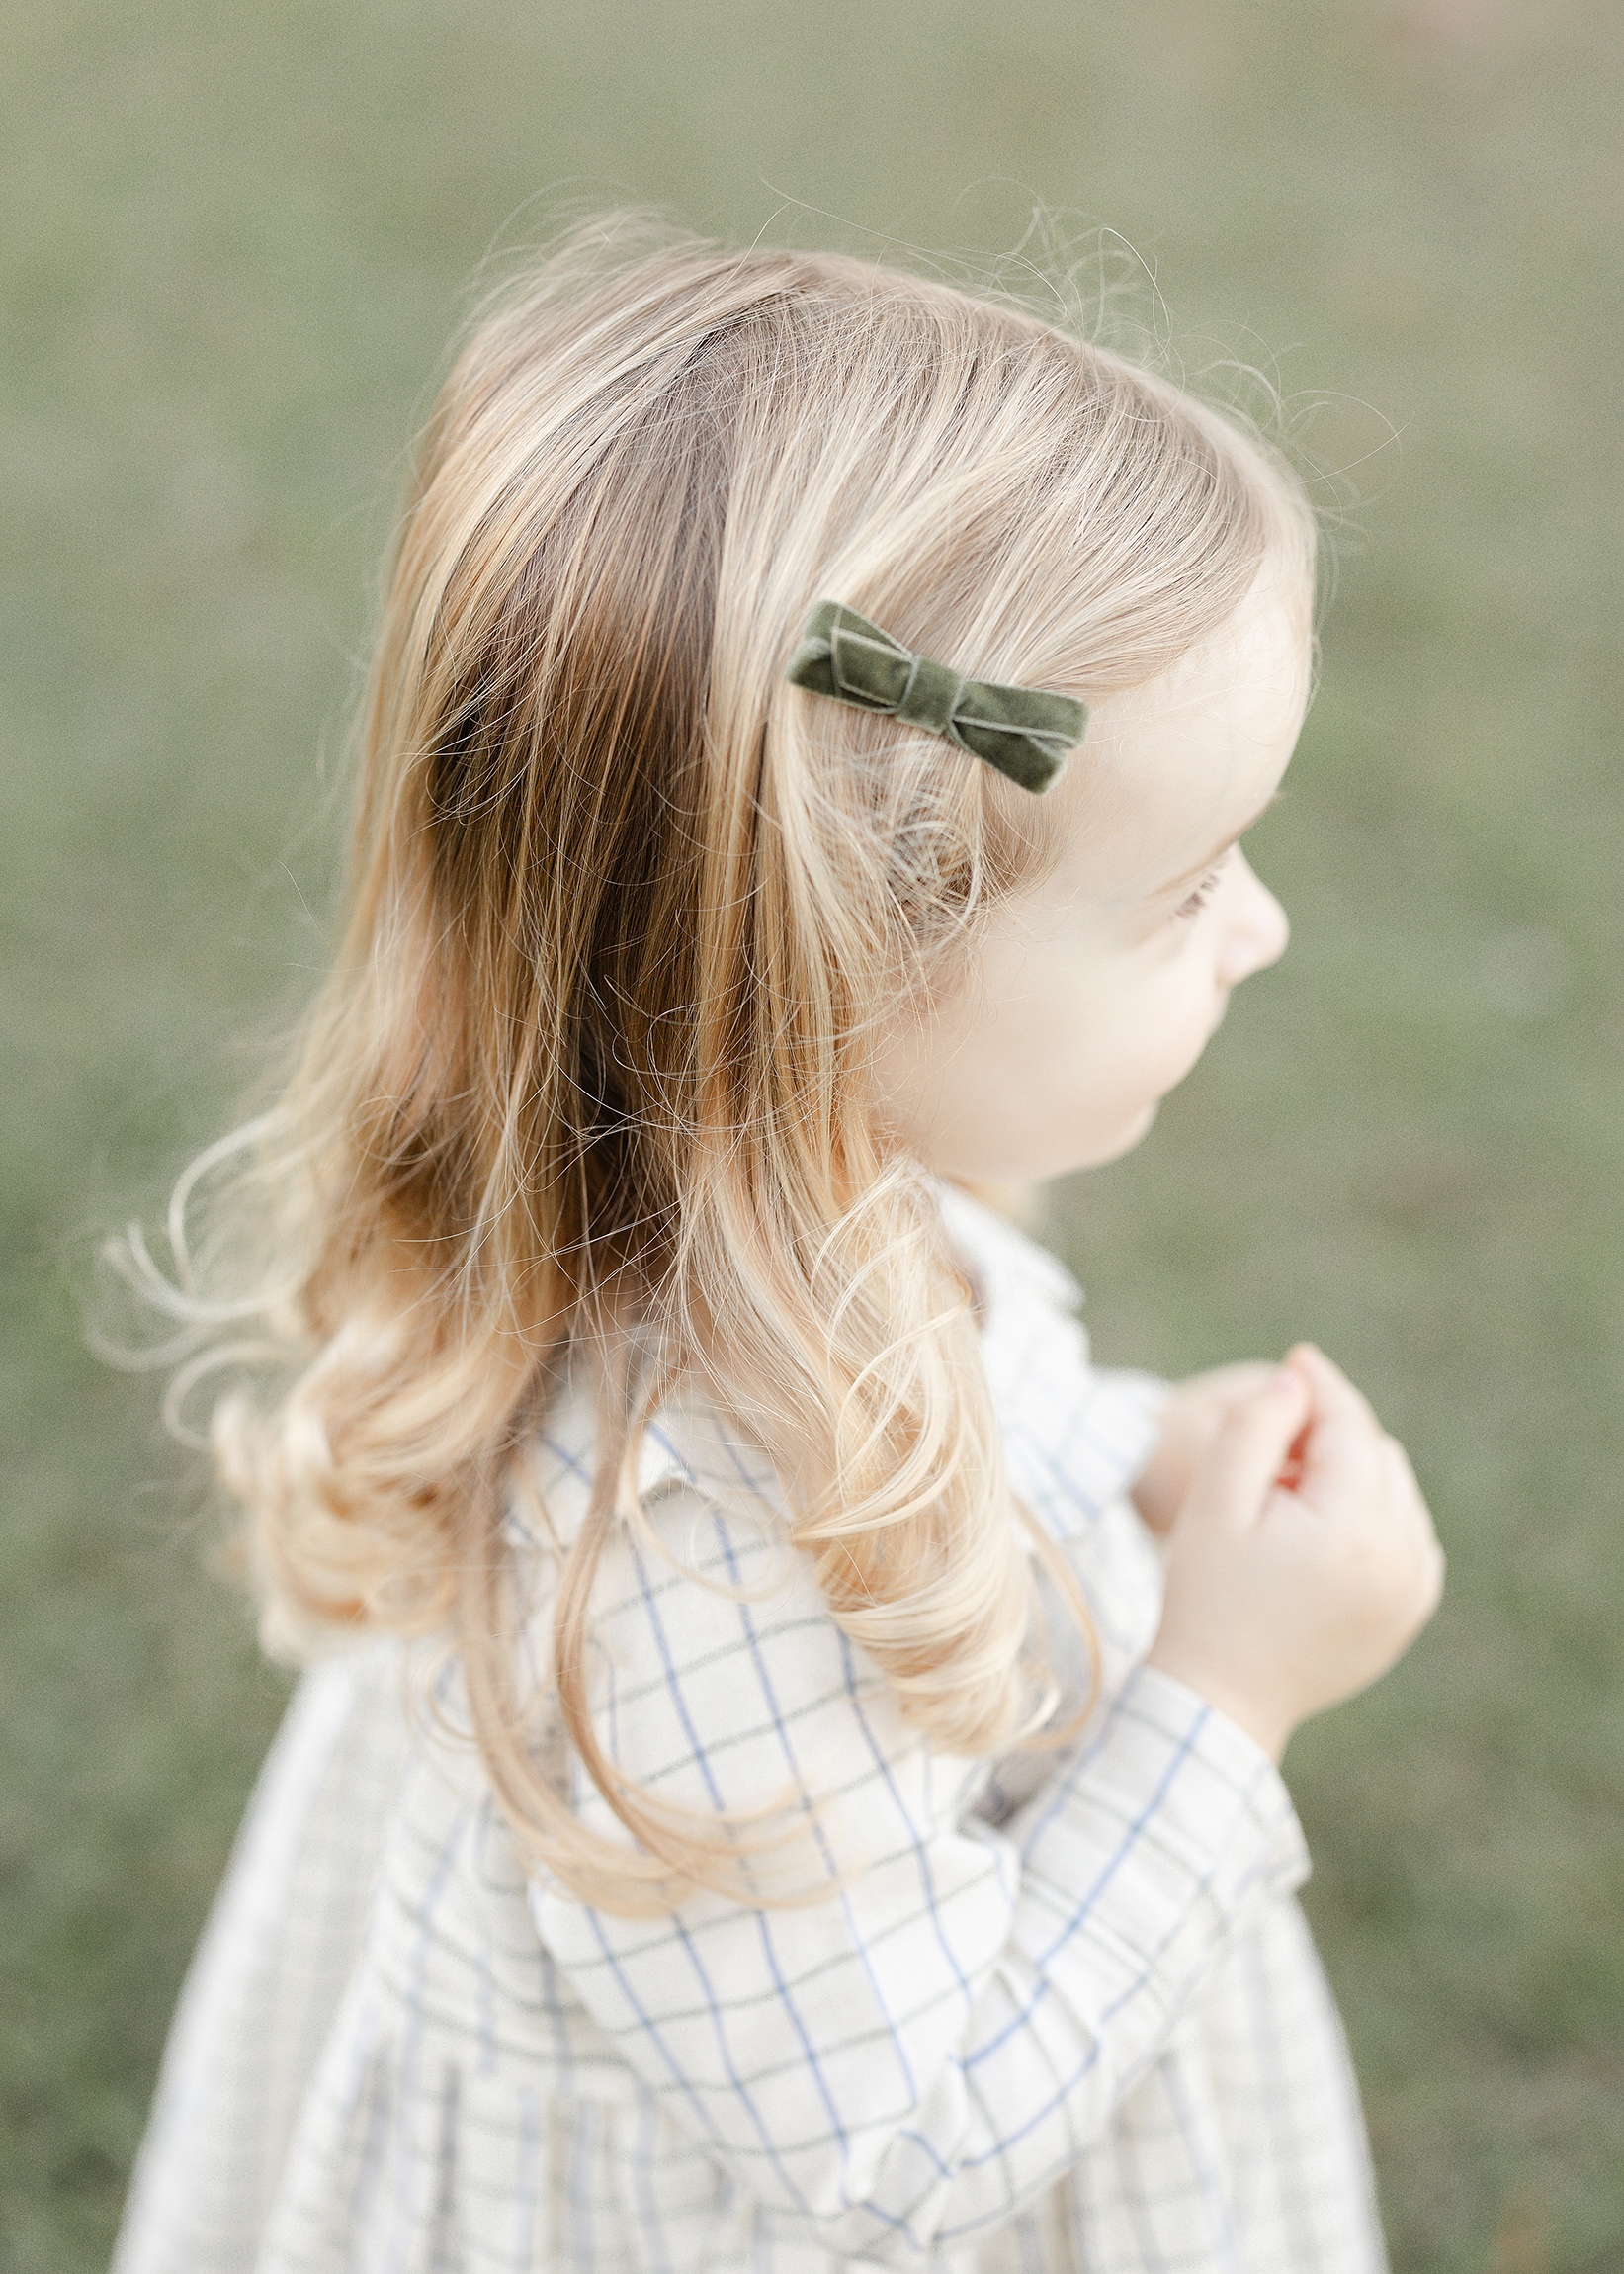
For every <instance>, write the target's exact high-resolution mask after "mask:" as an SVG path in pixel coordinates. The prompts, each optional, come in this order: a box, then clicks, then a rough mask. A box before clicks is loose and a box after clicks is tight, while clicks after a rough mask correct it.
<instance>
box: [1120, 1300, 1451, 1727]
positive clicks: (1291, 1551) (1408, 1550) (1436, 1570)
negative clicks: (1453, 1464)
mask: <svg viewBox="0 0 1624 2274" xmlns="http://www.w3.org/2000/svg"><path fill="white" fill-rule="evenodd" d="M1283 1478H1289V1479H1290V1481H1289V1482H1284V1481H1282V1479H1283ZM1171 1550H1172V1552H1171V1555H1170V1556H1169V1559H1168V1566H1167V1592H1166V1600H1165V1603H1164V1606H1163V1610H1162V1618H1161V1630H1160V1632H1159V1634H1158V1635H1157V1637H1156V1641H1155V1646H1154V1649H1153V1650H1152V1652H1151V1656H1150V1663H1151V1664H1152V1665H1153V1666H1158V1667H1160V1668H1161V1670H1162V1671H1163V1672H1164V1673H1167V1674H1171V1675H1173V1676H1174V1677H1175V1678H1176V1679H1177V1680H1178V1681H1180V1682H1183V1683H1185V1684H1186V1685H1187V1686H1188V1687H1189V1688H1190V1689H1192V1690H1194V1691H1195V1692H1197V1694H1198V1695H1199V1696H1201V1697H1203V1698H1205V1699H1207V1700H1208V1701H1209V1703H1210V1704H1212V1705H1214V1706H1217V1707H1218V1708H1219V1710H1220V1711H1221V1712H1224V1713H1227V1714H1228V1715H1229V1716H1230V1718H1231V1719H1232V1720H1233V1721H1238V1722H1239V1724H1240V1726H1241V1728H1243V1729H1244V1730H1246V1731H1247V1733H1248V1734H1249V1735H1250V1736H1252V1737H1254V1738H1255V1739H1256V1740H1257V1742H1258V1743H1259V1744H1260V1745H1261V1746H1262V1747H1263V1749H1264V1750H1265V1752H1267V1753H1268V1754H1269V1755H1270V1757H1271V1758H1272V1759H1273V1760H1275V1761H1278V1760H1279V1759H1280V1757H1281V1755H1282V1754H1283V1753H1284V1751H1285V1749H1286V1740H1287V1738H1288V1737H1289V1736H1290V1735H1291V1733H1292V1731H1293V1729H1295V1728H1296V1726H1297V1724H1298V1723H1299V1722H1300V1721H1306V1720H1307V1719H1308V1718H1309V1717H1310V1715H1311V1714H1314V1713H1318V1712H1321V1711H1323V1710H1324V1708H1325V1706H1334V1705H1337V1704H1339V1703H1340V1702H1341V1701H1342V1700H1343V1699H1344V1698H1351V1697H1353V1696H1354V1695H1355V1694H1356V1692H1358V1691H1360V1690H1363V1689H1365V1688H1366V1687H1367V1686H1368V1685H1369V1684H1370V1683H1372V1682H1374V1681H1375V1680H1376V1678H1377V1676H1378V1675H1380V1674H1385V1673H1386V1672H1387V1669H1388V1668H1389V1667H1390V1666H1391V1665H1392V1664H1393V1663H1394V1661H1395V1659H1397V1658H1398V1657H1400V1656H1401V1655H1402V1653H1403V1652H1404V1650H1405V1649H1406V1648H1407V1647H1408V1645H1409V1644H1410V1642H1411V1641H1413V1639H1414V1637H1415V1636H1416V1635H1417V1634H1418V1633H1419V1632H1420V1629H1421V1628H1422V1627H1423V1626H1424V1625H1425V1623H1426V1621H1427V1619H1428V1618H1430V1617H1431V1616H1432V1613H1433V1611H1434V1610H1435V1609H1436V1608H1437V1603H1438V1598H1439V1596H1440V1594H1441V1593H1442V1592H1443V1550H1442V1549H1441V1548H1440V1547H1439V1545H1438V1541H1437V1536H1436V1534H1435V1533H1434V1531H1433V1530H1432V1520H1431V1518H1430V1517H1429V1516H1428V1515H1427V1512H1426V1503H1425V1502H1424V1501H1423V1500H1422V1498H1421V1496H1420V1492H1419V1489H1418V1488H1417V1486H1416V1483H1415V1478H1414V1473H1413V1471H1412V1470H1411V1468H1410V1462H1409V1460H1408V1459H1407V1457H1406V1455H1405V1452H1404V1448H1403V1446H1401V1445H1399V1444H1398V1443H1395V1441H1394V1440H1393V1439H1392V1438H1390V1437H1387V1436H1385V1435H1384V1433H1383V1431H1382V1427H1381V1424H1380V1423H1379V1422H1378V1421H1377V1419H1376V1417H1375V1415H1374V1414H1373V1413H1372V1412H1371V1410H1370V1408H1369V1406H1368V1405H1367V1404H1366V1403H1365V1401H1364V1399H1363V1398H1362V1397H1361V1396H1360V1395H1359V1393H1358V1391H1357V1390H1356V1389H1355V1388H1354V1387H1353V1385H1352V1383H1351V1382H1350V1381H1348V1379H1347V1377H1346V1376H1345V1375H1344V1374H1342V1373H1341V1372H1339V1371H1338V1369H1337V1368H1336V1367H1335V1366H1333V1365H1332V1364H1331V1362H1330V1360H1329V1359H1328V1358H1326V1357H1325V1356H1323V1355H1322V1354H1321V1353H1320V1352H1319V1351H1317V1350H1315V1349H1314V1348H1313V1347H1312V1346H1311V1345H1307V1344H1304V1345H1300V1346H1299V1348H1298V1349H1296V1350H1295V1351H1293V1352H1292V1354H1291V1356H1290V1358H1289V1359H1288V1360H1287V1363H1286V1364H1285V1365H1284V1366H1283V1367H1280V1368H1277V1369H1275V1370H1273V1371H1272V1372H1271V1373H1270V1374H1269V1376H1268V1378H1267V1379H1266V1380H1265V1381H1264V1382H1263V1383H1262V1384H1261V1385H1260V1386H1259V1387H1258V1388H1256V1389H1254V1390H1253V1391H1252V1392H1251V1394H1250V1395H1249V1396H1245V1397H1242V1398H1240V1399H1239V1401H1238V1402H1236V1403H1234V1404H1233V1405H1232V1406H1231V1409H1230V1411H1229V1414H1228V1416H1227V1418H1226V1419H1225V1420H1224V1421H1223V1422H1222V1424H1221V1425H1220V1427H1219V1429H1218V1431H1217V1433H1216V1435H1215V1437H1214V1439H1213V1442H1212V1443H1211V1446H1210V1449H1209V1450H1208V1452H1207V1454H1206V1456H1205V1457H1204V1458H1203V1459H1202V1460H1201V1462H1200V1465H1199V1467H1198V1468H1197V1471H1196V1474H1195V1478H1194V1481H1193V1482H1192V1484H1191V1486H1190V1489H1189V1493H1188V1495H1187V1497H1186V1499H1185V1502H1184V1505H1183V1507H1182V1509H1181V1510H1180V1512H1179V1515H1178V1519H1177V1522H1176V1524H1175V1525H1174V1527H1173V1531H1172V1538H1171Z"/></svg>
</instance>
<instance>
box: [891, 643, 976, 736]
mask: <svg viewBox="0 0 1624 2274" xmlns="http://www.w3.org/2000/svg"><path fill="white" fill-rule="evenodd" d="M964 691H965V681H964V676H963V674H962V673H961V672H959V671H953V670H950V669H949V668H948V666H947V664H945V663H933V662H932V661H931V659H930V657H929V656H914V657H913V664H912V668H911V669H910V670H909V672H908V675H907V685H906V686H905V687H904V688H903V689H902V692H901V694H900V695H899V696H898V698H897V718H898V719H899V720H900V721H901V723H902V725H903V726H907V727H923V728H924V730H925V732H926V733H927V734H931V735H945V734H946V733H947V730H948V728H949V726H950V725H951V724H952V720H953V713H954V711H955V710H956V709H957V707H958V702H959V697H960V696H961V695H962V694H963V693H964Z"/></svg>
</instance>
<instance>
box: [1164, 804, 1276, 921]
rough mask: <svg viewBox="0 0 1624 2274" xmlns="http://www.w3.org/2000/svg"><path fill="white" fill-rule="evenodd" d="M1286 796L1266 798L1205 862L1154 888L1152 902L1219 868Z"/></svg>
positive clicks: (1198, 862) (1198, 863)
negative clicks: (1235, 846)
mask: <svg viewBox="0 0 1624 2274" xmlns="http://www.w3.org/2000/svg"><path fill="white" fill-rule="evenodd" d="M1285 794H1286V793H1285V791H1284V790H1276V791H1275V792H1274V793H1273V795H1272V796H1270V797H1266V798H1265V799H1264V800H1263V803H1262V804H1261V805H1260V806H1259V807H1258V809H1257V811H1256V813H1254V814H1253V815H1252V817H1251V820H1250V821H1245V822H1242V823H1241V825H1240V827H1239V829H1238V830H1237V831H1235V833H1234V835H1233V836H1227V837H1226V838H1225V839H1224V842H1223V843H1222V844H1221V845H1216V846H1215V847H1214V848H1213V850H1212V851H1211V852H1210V853H1209V854H1208V855H1207V857H1206V859H1205V860H1198V861H1197V862H1196V864H1195V866H1194V867H1193V868H1187V869H1186V870H1185V871H1184V874H1183V875H1182V876H1175V877H1174V878H1172V880H1171V881H1170V882H1169V883H1167V884H1158V885H1156V886H1154V888H1153V890H1152V891H1151V894H1150V896H1149V897H1150V898H1151V899H1152V900H1160V899H1161V898H1162V896H1163V895H1164V894H1168V893H1175V892H1182V890H1183V889H1184V887H1185V886H1186V885H1190V884H1195V883H1197V882H1199V880H1200V879H1201V878H1202V877H1204V876H1205V875H1206V874H1207V871H1208V870H1209V869H1212V868H1216V867H1217V865H1218V863H1219V862H1220V861H1221V860H1222V859H1223V858H1224V855H1225V854H1226V853H1227V852H1228V851H1229V850H1230V847H1231V846H1232V845H1237V844H1239V842H1240V839H1241V838H1242V837H1243V836H1244V835H1245V833H1246V831H1248V830H1249V829H1251V828H1252V827H1253V825H1254V824H1255V823H1257V822H1260V821H1261V820H1262V818H1263V816H1264V815H1265V814H1266V813H1267V812H1268V810H1269V808H1270V806H1277V805H1278V804H1279V803H1280V801H1281V799H1282V798H1283V797H1284V796H1285Z"/></svg>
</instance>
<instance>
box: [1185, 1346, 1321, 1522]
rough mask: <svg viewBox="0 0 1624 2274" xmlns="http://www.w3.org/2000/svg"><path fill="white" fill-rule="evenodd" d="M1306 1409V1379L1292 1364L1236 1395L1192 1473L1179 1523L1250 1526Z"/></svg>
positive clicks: (1278, 1470) (1286, 1455)
mask: <svg viewBox="0 0 1624 2274" xmlns="http://www.w3.org/2000/svg"><path fill="white" fill-rule="evenodd" d="M1309 1407H1310V1395H1309V1386H1308V1383H1307V1381H1306V1380H1305V1379H1304V1377H1303V1375H1302V1373H1301V1371H1300V1370H1299V1369H1298V1368H1297V1367H1295V1366H1280V1367H1279V1368H1277V1369H1276V1371H1275V1372H1273V1373H1271V1374H1270V1375H1269V1377H1268V1379H1267V1381H1265V1382H1264V1383H1263V1385H1262V1387H1261V1388H1260V1389H1256V1390H1254V1391H1253V1392H1252V1394H1251V1395H1250V1396H1249V1397H1245V1398H1240V1399H1238V1400H1237V1402H1236V1403H1235V1404H1234V1405H1233V1406H1232V1407H1231V1408H1230V1411H1229V1412H1228V1413H1227V1414H1226V1415H1225V1417H1224V1421H1223V1424H1222V1426H1221V1427H1220V1429H1219V1431H1218V1434H1217V1436H1216V1437H1215V1438H1214V1440H1213V1444H1212V1449H1211V1451H1210V1452H1209V1453H1208V1455H1207V1457H1206V1459H1205V1460H1204V1461H1203V1462H1202V1464H1201V1467H1200V1469H1199V1470H1198V1471H1197V1473H1196V1478H1195V1482H1194V1483H1193V1484H1192V1486H1191V1487H1190V1492H1189V1497H1188V1499H1187V1500H1186V1502H1185V1504H1184V1511H1183V1515H1182V1517H1181V1519H1180V1522H1181V1523H1186V1522H1191V1521H1193V1522H1194V1523H1196V1524H1220V1525H1227V1526H1231V1527H1235V1528H1244V1527H1245V1526H1248V1525H1251V1524H1254V1523H1255V1522H1256V1520H1257V1518H1258V1516H1259V1514H1260V1513H1261V1510H1262V1507H1263V1503H1264V1501H1265V1500H1266V1499H1267V1498H1268V1495H1269V1491H1270V1488H1271V1487H1272V1486H1273V1484H1274V1480H1275V1478H1276V1477H1277V1476H1278V1475H1279V1474H1280V1471H1281V1469H1282V1467H1283V1466H1284V1465H1285V1462H1286V1459H1287V1457H1288V1455H1289V1454H1290V1452H1291V1448H1292V1444H1293V1443H1294V1441H1295V1440H1296V1438H1297V1436H1298V1434H1299V1432H1300V1431H1301V1430H1302V1428H1303V1425H1304V1423H1305V1421H1306V1420H1307V1419H1308V1415H1309Z"/></svg>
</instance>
